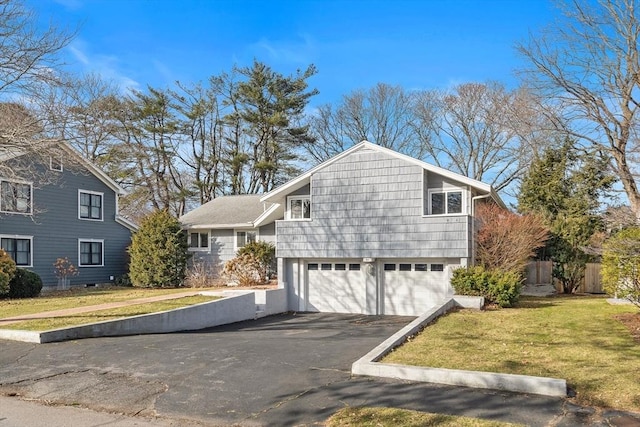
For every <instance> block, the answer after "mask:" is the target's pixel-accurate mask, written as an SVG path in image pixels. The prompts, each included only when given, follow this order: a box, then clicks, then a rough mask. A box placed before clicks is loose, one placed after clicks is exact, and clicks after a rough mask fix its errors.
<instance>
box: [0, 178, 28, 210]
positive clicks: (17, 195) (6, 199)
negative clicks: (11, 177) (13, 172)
mask: <svg viewBox="0 0 640 427" xmlns="http://www.w3.org/2000/svg"><path fill="white" fill-rule="evenodd" d="M31 192H32V186H31V184H25V183H21V182H11V181H0V211H2V212H10V213H21V214H31V210H32V209H31Z"/></svg>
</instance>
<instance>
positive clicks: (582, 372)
mask: <svg viewBox="0 0 640 427" xmlns="http://www.w3.org/2000/svg"><path fill="white" fill-rule="evenodd" d="M637 312H638V309H637V308H636V307H634V306H620V305H616V306H614V305H610V304H608V303H607V302H606V300H605V298H602V297H588V296H587V297H578V296H558V297H547V298H533V297H528V298H522V300H521V302H520V303H519V304H518V305H517V307H516V308H511V309H502V310H488V311H472V310H460V311H457V312H453V313H450V314H447V315H445V316H443V317H441V318H439V319H438V320H437V321H436V322H435V323H434V324H433V325H430V326H429V327H427V328H425V329H424V330H423V331H422V332H421V333H420V334H418V335H417V336H416V337H414V338H412V339H411V340H409V342H407V343H406V344H404V345H402V346H401V347H399V348H397V349H395V350H394V351H392V352H391V353H390V354H389V355H388V356H387V357H385V358H384V359H383V360H382V362H385V363H399V364H405V365H417V366H431V367H440V368H451V369H465V370H475V371H489V372H503V373H510V374H524V375H535V376H544V377H553V378H564V379H566V380H567V383H568V385H569V387H570V388H572V389H574V390H575V392H576V396H575V401H576V403H579V404H582V405H592V406H599V407H605V408H616V409H624V410H631V411H640V344H639V343H638V342H636V341H634V339H633V337H632V336H631V333H630V332H629V330H628V329H627V328H626V327H625V326H624V325H623V324H622V323H621V322H620V321H619V320H617V319H616V318H615V317H616V316H617V315H620V314H624V313H637Z"/></svg>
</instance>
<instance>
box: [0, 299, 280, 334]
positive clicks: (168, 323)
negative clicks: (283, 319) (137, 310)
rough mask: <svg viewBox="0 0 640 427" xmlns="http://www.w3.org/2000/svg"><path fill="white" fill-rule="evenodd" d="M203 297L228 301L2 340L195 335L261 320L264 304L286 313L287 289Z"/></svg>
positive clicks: (1, 331) (9, 331)
mask: <svg viewBox="0 0 640 427" xmlns="http://www.w3.org/2000/svg"><path fill="white" fill-rule="evenodd" d="M202 294H205V295H211V296H223V297H224V298H222V299H218V300H214V301H210V302H203V303H200V304H194V305H190V306H187V307H181V308H177V309H174V310H167V311H161V312H157V313H150V314H142V315H139V316H131V317H126V318H123V319H117V320H107V321H104V322H96V323H89V324H84V325H78V326H71V327H68V328H60V329H52V330H50V331H40V332H37V331H23V330H12V329H0V339H7V340H14V341H23V342H32V343H38V344H43V343H48V342H58V341H68V340H74V339H81V338H96V337H114V336H123V335H140V334H160V333H168V332H179V331H193V330H199V329H204V328H210V327H214V326H220V325H226V324H229V323H235V322H241V321H244V320H253V319H255V318H256V316H257V310H256V307H257V306H258V305H257V304H260V303H262V305H269V307H268V309H267V312H268V314H275V313H280V312H284V311H286V299H285V298H286V294H285V290H284V289H273V290H265V291H243V292H231V293H227V292H225V291H223V292H222V293H217V292H202ZM282 301H285V303H284V304H283V302H282ZM283 307H284V308H283Z"/></svg>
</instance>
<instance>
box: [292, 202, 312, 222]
mask: <svg viewBox="0 0 640 427" xmlns="http://www.w3.org/2000/svg"><path fill="white" fill-rule="evenodd" d="M289 203H290V205H289V206H290V208H289V209H290V212H289V216H290V218H291V219H309V218H311V200H310V199H309V197H300V198H296V199H291V200H290V202H289Z"/></svg>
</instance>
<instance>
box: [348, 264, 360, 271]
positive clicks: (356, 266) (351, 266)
mask: <svg viewBox="0 0 640 427" xmlns="http://www.w3.org/2000/svg"><path fill="white" fill-rule="evenodd" d="M349 271H360V264H349Z"/></svg>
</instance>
